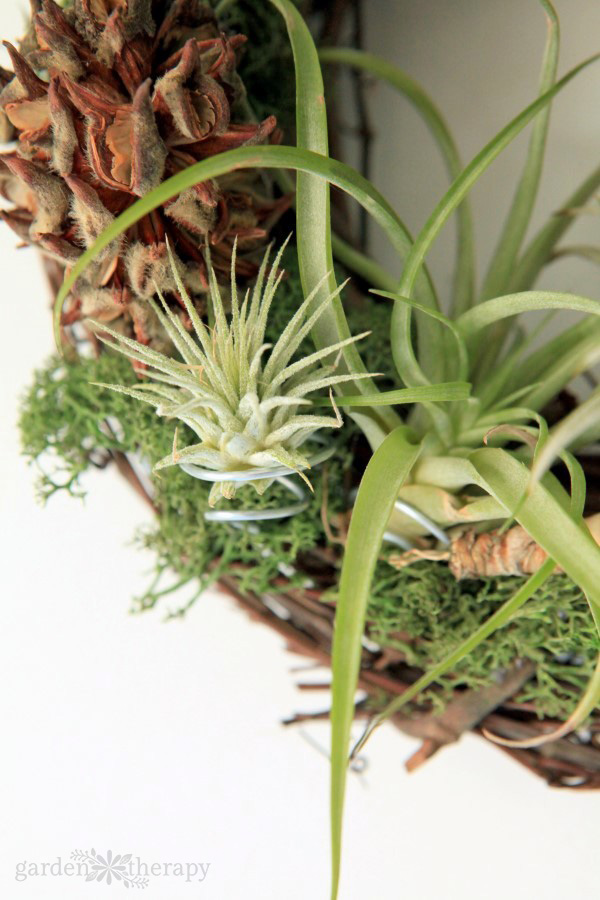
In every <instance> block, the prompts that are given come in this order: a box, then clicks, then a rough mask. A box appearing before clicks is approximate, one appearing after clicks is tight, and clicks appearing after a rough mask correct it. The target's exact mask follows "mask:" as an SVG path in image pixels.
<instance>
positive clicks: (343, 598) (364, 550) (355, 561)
mask: <svg viewBox="0 0 600 900" xmlns="http://www.w3.org/2000/svg"><path fill="white" fill-rule="evenodd" d="M420 449H421V448H420V446H419V445H415V444H414V443H412V434H411V432H410V430H409V429H408V428H406V426H404V425H400V426H399V427H398V428H396V429H395V430H394V431H392V432H391V434H389V435H388V436H387V438H386V439H385V440H384V442H383V443H382V444H381V446H380V447H379V448H378V449H377V450H376V451H375V453H374V454H373V456H372V457H371V459H370V461H369V464H368V466H367V468H366V470H365V473H364V475H363V478H362V481H361V483H360V487H359V489H358V494H357V497H356V502H355V504H354V511H353V513H352V520H351V522H350V529H349V531H348V539H347V542H346V552H345V553H344V561H343V565H342V573H341V578H340V587H339V595H338V601H337V608H336V616H335V630H334V637H333V651H332V670H333V681H332V694H333V698H332V707H331V844H332V864H333V874H332V888H331V897H332V900H335V898H336V897H337V894H338V886H339V876H340V860H341V845H342V819H343V810H344V797H345V792H346V774H347V767H348V744H349V740H350V729H351V726H352V719H353V714H354V694H355V691H356V684H357V681H358V673H359V669H360V658H361V648H362V643H361V642H362V635H363V630H364V623H365V614H366V609H367V602H368V599H369V592H370V588H371V581H372V578H373V572H374V570H375V564H376V562H377V558H378V556H379V552H380V548H381V542H382V540H383V535H384V532H385V529H386V526H387V523H388V520H389V518H390V515H391V513H392V509H393V507H394V503H395V501H396V497H397V496H398V492H399V490H400V488H401V487H402V485H403V483H404V481H405V480H406V478H407V476H408V474H409V473H410V470H411V469H412V467H413V465H414V463H415V461H416V459H417V457H418V455H419V452H420Z"/></svg>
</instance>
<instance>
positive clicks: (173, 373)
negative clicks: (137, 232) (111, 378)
mask: <svg viewBox="0 0 600 900" xmlns="http://www.w3.org/2000/svg"><path fill="white" fill-rule="evenodd" d="M284 249H285V245H284V247H282V248H281V249H280V251H279V253H278V254H277V256H276V257H275V259H274V261H273V263H272V265H271V266H270V268H268V264H269V256H270V250H267V252H266V253H265V255H264V257H263V260H262V264H261V267H260V270H259V273H258V278H257V281H256V283H255V284H254V287H253V288H252V290H250V288H248V290H247V291H246V294H245V296H244V298H243V300H241V299H240V296H239V293H238V288H237V284H236V280H235V272H236V267H235V261H236V252H235V245H234V251H233V257H232V265H231V317H230V318H229V319H228V317H227V315H226V312H225V305H224V302H223V298H222V296H221V289H220V288H219V284H218V282H217V278H216V274H215V271H214V269H213V268H212V267H211V266H210V265H209V278H210V315H211V318H212V320H213V324H212V326H211V327H207V326H206V325H205V324H204V322H202V320H201V319H200V317H199V316H198V314H197V312H196V310H195V309H194V306H193V304H192V302H191V300H190V297H189V295H188V293H187V291H186V289H185V285H184V284H183V281H182V278H181V274H180V272H179V271H178V266H177V262H176V260H175V259H174V258H173V256H172V255H171V249H170V247H167V250H168V253H169V255H170V256H171V270H172V273H173V279H174V281H175V283H176V284H177V287H178V290H179V294H180V296H181V298H182V301H183V304H184V308H185V312H186V313H187V315H188V316H189V319H190V322H191V324H192V328H193V334H194V336H195V339H194V338H193V337H191V336H190V334H189V333H188V331H187V329H186V328H185V327H184V325H183V324H182V320H181V317H180V316H179V315H178V314H176V313H175V312H173V311H172V310H170V309H169V307H168V305H167V303H166V301H165V299H164V297H163V295H162V293H161V292H160V290H159V289H158V288H157V294H158V297H159V299H160V303H161V306H162V310H161V309H160V307H159V306H158V305H157V304H156V303H155V301H154V300H150V301H149V303H150V304H151V306H152V309H153V310H154V313H155V315H156V317H157V320H158V321H159V322H160V324H161V325H162V327H163V329H164V331H165V333H166V334H168V335H169V337H170V338H171V340H172V342H173V345H174V347H176V348H177V351H178V352H179V354H180V356H181V360H179V359H177V358H173V357H168V356H165V355H164V354H161V353H159V352H157V351H156V350H153V349H151V348H148V347H145V346H144V345H143V344H141V343H139V342H136V341H133V340H131V339H129V338H126V337H124V336H122V335H120V334H119V333H118V332H116V331H114V330H112V329H110V328H107V327H106V326H103V325H102V324H101V323H99V322H94V323H93V324H94V326H95V328H96V329H97V334H98V337H99V338H100V340H101V341H102V342H103V343H105V344H107V346H109V347H111V348H112V349H114V350H117V351H119V352H120V353H123V354H125V355H126V356H128V357H129V358H130V359H132V360H135V361H136V362H138V363H142V364H143V365H144V366H145V374H146V375H147V376H148V377H149V379H150V382H149V383H140V384H139V385H137V386H136V387H127V386H123V385H114V384H113V385H108V384H105V385H100V386H101V387H107V388H111V389H112V390H114V391H119V392H121V393H124V394H128V395H129V396H131V397H134V398H136V399H137V400H141V401H143V402H145V403H149V404H151V405H153V406H154V407H155V408H156V411H157V413H158V415H160V416H164V417H165V418H166V419H171V420H176V421H178V422H181V423H183V424H185V425H187V426H188V428H189V429H191V431H192V432H193V433H194V435H195V436H196V437H198V438H199V439H200V443H197V444H192V445H190V446H186V447H178V446H177V434H178V432H177V430H176V431H175V434H174V442H173V450H172V452H171V453H170V454H169V455H168V456H167V457H165V458H164V459H162V460H159V461H158V462H157V463H156V465H155V469H157V470H158V469H162V468H165V467H166V466H173V465H180V464H182V463H187V464H192V465H200V466H203V467H205V468H208V469H211V470H213V471H214V472H218V473H221V474H227V473H228V472H231V473H232V474H233V473H235V474H240V471H243V472H246V473H248V474H250V475H251V474H252V472H253V471H256V473H257V475H258V473H259V472H260V473H261V477H257V478H255V479H253V480H252V481H251V483H252V485H253V486H254V487H255V489H256V490H257V491H258V493H263V492H264V491H265V489H266V488H267V487H268V485H269V484H270V483H271V481H272V478H269V475H268V470H269V468H271V469H275V468H276V467H278V466H286V467H288V468H290V469H292V470H294V471H296V472H298V474H300V475H301V476H302V477H303V478H304V480H305V481H307V482H308V479H307V477H306V475H305V474H304V470H306V469H310V460H309V459H307V457H306V455H304V453H303V452H302V451H301V450H300V449H299V448H300V447H301V446H302V445H303V444H305V443H306V442H307V441H310V439H311V438H313V437H314V435H315V433H316V432H318V431H319V430H320V429H323V428H339V427H340V426H341V425H342V419H341V417H340V415H339V413H338V411H337V409H336V407H335V403H334V401H333V397H332V404H333V407H334V411H335V413H336V415H335V416H324V415H316V414H315V413H311V412H308V411H306V412H301V410H305V409H306V408H307V407H310V406H311V401H310V399H309V398H308V396H307V395H308V394H312V393H314V392H316V391H323V390H325V389H328V388H331V387H332V386H333V385H338V384H342V383H343V382H346V381H349V380H354V379H355V376H354V375H347V374H346V375H344V374H337V373H336V364H335V359H334V358H333V357H334V356H335V355H336V354H337V355H339V353H340V352H341V350H342V349H343V348H344V347H346V346H348V345H350V344H353V343H355V342H356V341H359V340H360V339H361V338H363V337H365V336H366V333H364V334H359V335H356V336H355V337H350V338H347V339H346V340H342V341H338V342H336V343H335V344H332V345H331V346H328V347H324V348H321V349H320V350H317V351H315V352H314V353H310V354H309V355H308V356H304V357H302V356H301V357H300V358H294V357H295V355H297V351H298V349H299V347H300V346H301V344H302V342H303V341H304V340H305V338H306V337H307V335H309V334H310V331H311V329H312V328H313V327H314V324H315V322H317V321H318V320H319V318H320V317H321V316H322V315H323V313H324V311H325V309H326V308H327V306H328V305H329V304H330V303H331V301H332V300H333V299H334V296H335V295H329V296H325V297H324V298H319V299H317V293H318V289H319V288H320V286H321V285H317V286H316V287H315V289H314V291H312V293H311V294H309V296H308V297H307V298H306V299H305V300H304V301H303V302H302V303H301V304H300V305H299V307H298V309H297V311H296V312H295V313H294V314H293V316H292V317H291V318H290V320H289V322H288V323H287V325H286V327H285V328H284V330H283V332H282V334H281V335H280V337H279V339H278V340H277V342H276V343H275V344H274V345H273V346H272V345H270V344H269V343H267V342H266V341H265V333H266V329H267V321H268V316H269V310H270V308H271V305H272V304H273V302H274V300H275V299H276V293H277V288H278V286H279V284H280V282H281V279H282V278H283V275H284V272H283V270H280V269H279V264H280V262H281V257H282V255H283V251H284ZM106 333H108V334H109V335H111V336H112V338H113V341H110V340H108V338H107V337H106V336H105V335H106ZM332 358H333V359H332ZM327 360H331V364H330V365H325V363H326V362H327ZM364 377H368V376H367V375H365V376H364ZM308 484H310V482H308ZM235 490H236V482H235V481H233V480H231V481H216V482H215V484H214V485H213V487H212V490H211V492H210V496H209V505H211V506H214V504H215V503H216V502H217V500H218V499H219V497H225V498H227V499H231V498H232V497H233V496H234V495H235Z"/></svg>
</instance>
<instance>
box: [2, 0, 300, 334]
mask: <svg viewBox="0 0 600 900" xmlns="http://www.w3.org/2000/svg"><path fill="white" fill-rule="evenodd" d="M32 8H33V16H32V21H31V26H30V29H29V32H28V34H27V35H26V37H25V38H24V39H23V41H22V42H21V45H20V49H17V48H15V47H13V46H12V45H10V44H8V43H5V46H6V48H7V50H8V52H9V55H10V58H11V62H12V66H13V72H8V71H5V70H1V71H0V87H1V88H2V90H1V92H0V138H3V139H4V140H11V139H14V140H15V141H16V145H15V148H14V149H12V150H11V152H9V153H6V154H4V155H3V156H2V157H1V162H0V191H1V193H2V194H3V196H4V197H5V198H6V199H7V200H9V202H10V203H11V204H12V208H11V209H9V210H5V211H3V212H1V213H0V215H1V216H2V218H3V219H4V221H5V222H7V224H8V225H10V226H11V227H12V228H13V230H14V231H15V232H16V233H17V234H18V236H19V237H20V238H21V240H23V241H25V242H27V243H31V244H35V245H36V246H38V247H39V248H40V249H41V250H42V251H43V252H44V253H45V254H46V255H48V256H49V257H51V258H53V259H54V260H56V261H58V263H59V264H60V265H61V266H63V267H69V266H71V265H72V264H73V263H74V262H75V261H76V260H77V258H78V257H79V256H80V254H81V252H82V251H83V250H84V249H85V248H87V247H89V246H90V245H91V244H92V243H93V242H94V241H95V239H96V238H97V237H98V235H99V234H100V233H101V232H102V231H103V229H104V228H106V226H107V225H109V224H110V223H111V222H112V221H113V219H114V218H115V217H116V216H118V215H119V213H121V212H123V210H124V209H126V208H127V207H128V206H130V205H131V204H132V203H133V202H134V201H135V200H136V199H137V198H138V197H141V196H143V195H144V194H145V193H147V192H148V191H150V190H152V188H155V187H156V186H157V185H159V184H160V183H161V182H162V181H164V180H165V179H166V178H168V177H170V176H171V175H173V174H175V173H177V172H178V171H180V170H182V169H185V168H186V167H187V166H189V165H190V164H192V163H194V162H197V161H198V160H200V159H205V158H206V157H209V156H212V155H214V154H217V153H220V152H222V151H224V150H228V149H232V148H234V147H240V146H242V145H245V144H253V143H261V142H264V141H266V140H274V139H276V137H277V134H276V122H275V119H274V117H273V116H270V117H268V118H266V119H265V120H264V121H263V122H261V123H260V124H253V123H249V122H247V121H243V120H240V116H241V114H240V109H241V108H242V106H243V105H242V104H241V103H240V101H241V100H243V98H244V88H243V85H242V84H241V81H240V79H239V77H238V75H237V74H236V54H237V53H238V51H239V48H240V47H241V46H242V45H243V43H244V42H245V38H244V36H243V35H239V34H238V35H232V36H229V37H227V36H225V35H224V34H223V33H222V32H220V30H219V26H218V23H217V21H216V19H215V16H214V14H213V12H212V10H211V9H210V7H208V6H207V5H205V4H204V3H202V2H200V0H172V2H170V0H169V2H167V0H118V2H117V0H73V2H72V3H69V4H68V5H67V7H66V8H61V7H60V6H59V5H57V4H56V3H55V2H54V0H32ZM242 118H243V116H242ZM285 204H286V201H285V200H280V201H274V200H273V198H272V196H271V195H270V193H269V188H268V186H266V185H265V181H264V178H263V177H261V176H259V175H257V174H255V173H240V174H235V173H233V174H231V175H229V176H227V177H224V178H222V179H219V180H218V181H214V180H213V181H209V182H205V183H203V184H199V185H196V186H195V187H193V188H190V189H189V190H187V191H185V192H184V193H182V194H181V195H179V196H178V197H176V198H174V199H172V200H171V201H170V202H169V203H167V204H165V205H164V206H162V207H160V208H159V209H156V210H155V211H154V212H153V213H152V214H151V215H148V216H146V217H145V218H144V219H143V220H142V221H140V222H138V223H137V224H136V225H135V227H133V228H131V229H130V230H129V231H128V232H127V234H125V235H124V236H123V238H122V239H121V241H119V242H115V243H114V244H113V245H111V246H110V247H109V248H107V250H106V251H105V253H104V254H103V256H102V257H101V258H100V259H99V260H98V261H97V263H96V264H95V266H94V267H92V268H91V269H90V270H89V271H88V272H87V273H86V276H85V277H84V278H82V279H80V280H79V282H78V286H77V289H76V291H75V292H74V293H73V295H72V298H71V304H70V307H69V308H68V309H67V310H66V311H65V315H64V319H63V320H64V322H65V324H69V323H71V322H73V321H76V320H78V319H81V318H85V317H87V316H93V317H95V318H96V319H99V320H101V321H103V322H115V321H116V320H120V321H119V323H118V327H119V330H122V331H124V332H125V333H129V334H135V336H136V337H137V339H138V340H139V341H141V342H143V343H148V344H153V345H154V346H157V347H160V346H162V347H163V349H165V344H164V335H163V334H162V333H161V329H160V326H159V324H158V322H157V320H156V317H155V316H154V314H153V313H152V310H151V309H150V307H149V306H148V304H147V303H146V301H147V300H148V298H149V297H151V296H153V294H154V290H155V288H154V285H155V284H157V285H158V286H159V288H160V290H161V291H162V292H163V294H165V295H166V296H167V298H168V299H169V295H171V294H172V293H173V292H174V291H175V290H176V285H175V282H174V280H173V276H172V273H171V268H170V266H169V263H168V258H167V250H166V240H167V238H170V239H171V243H172V245H173V246H174V247H176V248H177V255H178V259H179V262H178V267H179V271H180V273H181V279H182V281H183V283H184V284H185V286H186V288H187V290H188V293H189V294H190V296H191V297H192V301H193V302H194V303H195V304H196V305H197V306H198V308H201V304H202V300H201V298H202V297H203V296H204V295H205V294H206V291H207V289H208V275H207V271H206V266H205V262H204V256H203V252H202V248H203V246H204V242H205V239H206V238H208V240H209V242H210V245H211V248H212V260H213V265H214V268H215V270H216V272H217V275H218V276H219V277H224V278H225V279H226V278H227V277H228V272H229V269H230V264H231V254H232V247H233V241H234V239H235V238H236V237H237V240H238V246H239V249H240V252H239V254H238V263H237V268H238V276H240V277H251V276H254V275H255V274H256V271H257V268H258V266H257V264H256V262H255V260H254V254H255V253H256V251H257V250H258V251H260V249H261V247H262V246H263V245H264V243H265V239H266V237H267V235H268V232H269V228H270V225H271V224H272V222H273V221H274V220H275V218H276V217H277V215H278V213H279V211H280V210H281V209H283V208H284V206H285ZM259 255H260V253H259Z"/></svg>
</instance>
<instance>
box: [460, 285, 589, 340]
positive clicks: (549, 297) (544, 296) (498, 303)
mask: <svg viewBox="0 0 600 900" xmlns="http://www.w3.org/2000/svg"><path fill="white" fill-rule="evenodd" d="M549 309H566V310H567V309H568V310H571V311H573V312H583V313H588V314H589V315H593V316H598V315H600V302H598V301H597V300H590V298H589V297H579V296H578V295H577V294H564V293H558V292H555V291H523V292H521V293H520V294H507V295H506V296H504V297H495V298H494V299H493V300H486V301H485V303H480V304H479V305H478V306H475V307H473V309H469V310H467V312H466V313H463V314H462V316H459V318H458V319H457V320H456V327H457V328H458V330H459V331H460V333H461V334H462V336H463V338H464V339H465V340H466V341H469V340H472V339H473V338H474V337H476V336H477V334H478V332H480V331H481V330H482V329H484V328H486V327H487V326H488V325H491V324H492V322H498V321H500V320H501V319H506V318H508V317H510V316H518V315H520V314H521V313H526V312H536V311H540V310H549Z"/></svg>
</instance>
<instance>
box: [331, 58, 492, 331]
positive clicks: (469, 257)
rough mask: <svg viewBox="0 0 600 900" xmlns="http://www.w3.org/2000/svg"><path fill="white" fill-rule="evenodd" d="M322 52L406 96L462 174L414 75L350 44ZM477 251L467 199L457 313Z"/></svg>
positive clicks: (466, 302) (461, 222) (468, 292)
mask: <svg viewBox="0 0 600 900" xmlns="http://www.w3.org/2000/svg"><path fill="white" fill-rule="evenodd" d="M319 56H320V58H321V60H322V62H325V63H341V64H342V65H348V66H353V67H354V68H356V69H360V70H361V71H363V72H368V73H369V74H371V75H374V76H375V77H376V78H380V79H381V80H382V81H385V82H387V83H388V84H389V85H390V86H391V87H392V88H394V90H396V91H398V92H399V93H400V94H402V95H403V96H404V97H406V99H407V100H408V101H409V102H410V103H411V104H412V105H413V106H414V108H415V109H416V110H417V112H418V113H419V115H420V116H421V117H422V119H423V121H424V122H425V124H426V125H427V127H428V128H429V131H430V132H431V134H432V135H433V138H434V140H435V142H436V143H437V145H438V147H439V150H440V153H441V155H442V157H443V160H444V163H445V166H446V169H447V171H448V174H449V175H450V178H451V179H452V180H454V179H455V178H457V177H458V176H459V175H460V173H461V172H462V170H463V164H462V161H461V158H460V154H459V152H458V147H457V146H456V142H455V140H454V138H453V137H452V134H451V133H450V129H449V128H448V125H447V124H446V122H445V121H444V118H443V116H442V114H441V113H440V111H439V110H438V108H437V106H436V105H435V103H434V102H433V100H432V99H431V97H430V96H429V95H428V94H427V92H426V91H425V90H424V89H423V87H422V86H421V85H420V84H418V83H417V82H416V81H415V80H414V79H413V78H411V77H410V75H408V74H407V73H406V72H404V71H403V70H402V69H400V68H398V66H394V65H392V64H391V63H389V62H387V61H386V60H384V59H381V57H379V56H375V54H373V53H365V52H364V51H362V50H354V49H352V48H348V47H322V48H321V49H320V50H319ZM473 255H474V250H473V219H472V215H471V210H470V207H469V204H468V201H466V200H465V201H464V202H463V203H462V204H461V206H460V207H459V209H458V229H457V261H456V272H455V276H454V286H453V291H452V296H453V302H452V310H453V312H454V313H455V314H458V313H461V312H464V310H466V309H468V308H469V307H470V306H471V305H472V303H473V289H474V281H475V263H474V259H473Z"/></svg>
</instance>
